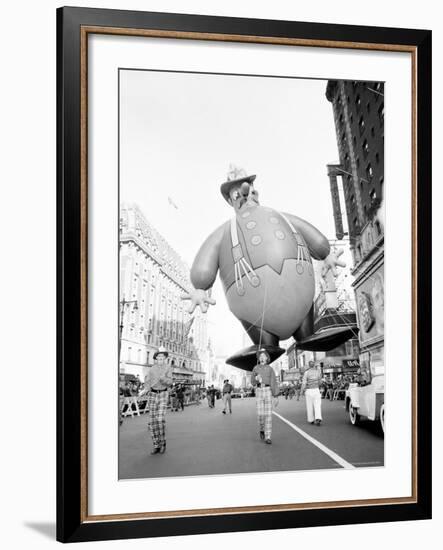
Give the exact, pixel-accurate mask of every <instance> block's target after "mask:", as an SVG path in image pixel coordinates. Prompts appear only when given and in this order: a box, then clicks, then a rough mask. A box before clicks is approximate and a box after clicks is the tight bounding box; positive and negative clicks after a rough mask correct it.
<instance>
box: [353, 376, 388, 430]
mask: <svg viewBox="0 0 443 550" xmlns="http://www.w3.org/2000/svg"><path fill="white" fill-rule="evenodd" d="M345 408H346V411H347V412H348V414H349V420H350V422H351V424H353V425H354V426H357V425H358V424H359V422H360V420H362V419H363V418H365V419H367V420H373V421H375V422H380V426H381V429H382V431H383V433H384V431H385V375H384V368H383V369H382V368H380V366H377V369H367V371H366V372H364V373H361V374H360V380H359V382H358V383H354V384H350V386H349V388H348V389H347V391H346V395H345Z"/></svg>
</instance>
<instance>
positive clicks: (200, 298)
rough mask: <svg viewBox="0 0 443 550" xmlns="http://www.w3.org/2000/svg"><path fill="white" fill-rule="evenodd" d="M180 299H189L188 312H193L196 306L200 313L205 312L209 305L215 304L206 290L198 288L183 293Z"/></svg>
mask: <svg viewBox="0 0 443 550" xmlns="http://www.w3.org/2000/svg"><path fill="white" fill-rule="evenodd" d="M181 299H182V300H189V301H190V304H189V308H188V312H189V313H193V312H194V310H195V308H196V307H197V306H200V310H201V312H202V313H206V312H207V311H208V307H209V306H210V305H211V306H214V305H215V300H214V299H213V298H209V296H208V295H207V294H206V291H204V290H201V289H199V288H194V290H191V292H185V293H183V294H182V295H181Z"/></svg>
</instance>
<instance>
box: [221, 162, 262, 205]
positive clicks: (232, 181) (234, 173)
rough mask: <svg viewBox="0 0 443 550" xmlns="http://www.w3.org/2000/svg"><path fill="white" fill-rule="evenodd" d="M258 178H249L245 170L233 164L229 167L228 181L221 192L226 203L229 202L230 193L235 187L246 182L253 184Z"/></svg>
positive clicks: (222, 185)
mask: <svg viewBox="0 0 443 550" xmlns="http://www.w3.org/2000/svg"><path fill="white" fill-rule="evenodd" d="M256 177H257V176H255V175H253V176H248V174H247V173H246V170H243V168H238V167H237V166H234V165H233V164H231V165H230V167H229V172H228V179H227V180H226V181H225V182H224V183H222V184H221V186H220V191H221V194H222V195H223V197H224V199H225V201H226V202H229V191H230V190H231V188H232V187H233V186H234V185H239V184H241V183H243V182H244V181H247V182H249V183H252V182H253V181H254V180H255V178H256Z"/></svg>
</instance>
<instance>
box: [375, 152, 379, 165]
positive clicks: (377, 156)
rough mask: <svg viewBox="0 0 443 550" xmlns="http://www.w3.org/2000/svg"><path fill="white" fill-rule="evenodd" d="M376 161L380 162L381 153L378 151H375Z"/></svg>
mask: <svg viewBox="0 0 443 550" xmlns="http://www.w3.org/2000/svg"><path fill="white" fill-rule="evenodd" d="M375 162H376V163H377V164H380V155H379V154H378V153H375Z"/></svg>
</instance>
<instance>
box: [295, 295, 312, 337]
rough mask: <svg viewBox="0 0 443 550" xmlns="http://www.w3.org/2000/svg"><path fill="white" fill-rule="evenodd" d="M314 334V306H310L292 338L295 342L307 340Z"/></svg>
mask: <svg viewBox="0 0 443 550" xmlns="http://www.w3.org/2000/svg"><path fill="white" fill-rule="evenodd" d="M313 334H314V304H312V307H311V309H310V310H309V312H308V314H307V315H306V317H305V318H304V319H303V322H302V324H301V325H300V326H299V327H298V329H297V330H296V331H295V332H294V338H295V339H296V340H297V342H300V341H301V340H304V339H305V338H308V337H309V336H312V335H313Z"/></svg>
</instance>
